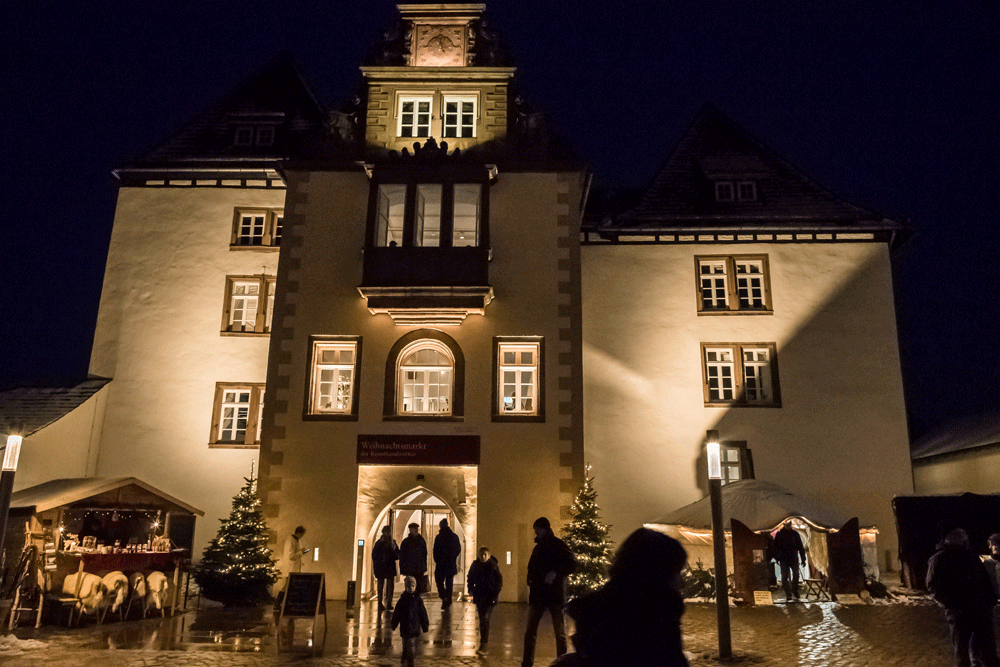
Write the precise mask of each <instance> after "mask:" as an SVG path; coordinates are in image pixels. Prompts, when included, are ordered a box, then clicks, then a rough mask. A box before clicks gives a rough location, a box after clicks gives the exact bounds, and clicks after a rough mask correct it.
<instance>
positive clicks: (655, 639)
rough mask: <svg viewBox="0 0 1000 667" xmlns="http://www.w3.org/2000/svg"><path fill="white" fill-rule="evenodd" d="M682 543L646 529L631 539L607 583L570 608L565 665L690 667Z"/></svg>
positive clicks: (615, 559) (625, 545)
mask: <svg viewBox="0 0 1000 667" xmlns="http://www.w3.org/2000/svg"><path fill="white" fill-rule="evenodd" d="M686 562H687V554H686V553H685V551H684V547H682V546H681V544H680V542H678V541H677V540H675V539H673V538H672V537H668V536H667V535H664V534H663V533H658V532H656V531H654V530H650V529H648V528H640V529H639V530H637V531H635V532H634V533H632V534H631V535H629V536H628V537H627V538H626V539H625V541H624V542H623V543H622V545H621V547H620V548H619V549H618V553H617V554H615V558H614V561H613V562H612V564H611V568H610V569H609V572H608V582H607V584H605V585H604V587H603V588H601V589H600V590H598V591H596V592H594V593H591V594H590V595H587V596H584V597H581V598H576V599H575V600H573V601H571V602H570V603H569V605H568V608H567V612H568V613H569V615H570V616H571V617H572V618H573V621H574V624H575V627H576V634H574V635H573V646H574V648H575V649H576V653H575V654H569V655H566V656H564V658H565V659H564V661H563V663H557V664H560V665H562V664H565V665H567V666H568V665H579V666H583V667H618V666H619V665H629V667H687V666H688V661H687V658H686V657H685V655H684V650H683V647H682V642H681V615H682V614H683V613H684V600H683V598H682V597H681V593H680V590H681V570H682V569H683V568H684V564H685V563H686Z"/></svg>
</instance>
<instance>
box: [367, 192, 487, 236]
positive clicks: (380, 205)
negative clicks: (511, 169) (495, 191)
mask: <svg viewBox="0 0 1000 667" xmlns="http://www.w3.org/2000/svg"><path fill="white" fill-rule="evenodd" d="M372 188H373V196H374V202H373V203H372V205H373V211H372V215H373V218H374V220H373V238H372V242H371V245H373V246H375V247H383V248H386V247H416V248H433V247H455V248H458V247H466V246H470V247H481V246H483V245H484V244H485V242H486V239H485V238H484V237H485V232H484V228H485V218H486V215H485V213H484V212H485V209H486V203H487V202H486V192H487V191H486V188H485V187H484V184H483V183H481V182H475V183H451V182H441V183H427V182H423V183H419V182H409V183H378V184H373V186H372Z"/></svg>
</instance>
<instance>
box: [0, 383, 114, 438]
mask: <svg viewBox="0 0 1000 667" xmlns="http://www.w3.org/2000/svg"><path fill="white" fill-rule="evenodd" d="M109 382H111V380H108V379H105V378H91V379H89V380H85V381H84V382H81V383H80V384H78V385H76V386H75V387H46V388H42V389H36V388H18V389H11V390H9V391H3V392H0V424H2V427H3V428H4V429H6V430H5V431H4V432H5V433H16V434H19V435H23V436H25V437H27V436H29V435H31V434H32V433H36V432H38V431H40V430H42V429H43V428H45V427H46V426H48V425H49V424H52V423H53V422H56V421H58V420H59V419H62V418H63V417H65V416H66V415H68V414H69V413H70V412H72V411H73V410H75V409H76V408H78V407H79V406H81V405H83V403H84V402H85V401H86V400H87V399H89V398H90V397H91V396H93V395H94V394H96V393H97V392H98V391H100V390H101V388H102V387H104V385H106V384H107V383H109Z"/></svg>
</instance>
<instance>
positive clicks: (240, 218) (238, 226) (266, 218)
mask: <svg viewBox="0 0 1000 667" xmlns="http://www.w3.org/2000/svg"><path fill="white" fill-rule="evenodd" d="M284 222H285V214H284V211H282V210H281V209H273V208H270V209H267V208H265V209H254V208H237V209H236V213H235V216H234V222H233V234H232V237H231V239H230V241H229V244H230V246H231V247H233V248H277V247H278V246H279V245H280V244H281V232H282V227H283V226H284Z"/></svg>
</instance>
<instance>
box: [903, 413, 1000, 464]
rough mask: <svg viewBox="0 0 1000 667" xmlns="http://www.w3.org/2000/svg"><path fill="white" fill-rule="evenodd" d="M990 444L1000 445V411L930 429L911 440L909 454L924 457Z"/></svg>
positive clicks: (917, 457)
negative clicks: (921, 435)
mask: <svg viewBox="0 0 1000 667" xmlns="http://www.w3.org/2000/svg"><path fill="white" fill-rule="evenodd" d="M990 446H994V447H995V446H1000V410H994V411H992V412H986V413H983V414H979V415H975V416H973V417H964V418H962V419H959V420H956V421H953V422H950V423H948V424H945V425H944V426H942V427H941V428H939V429H937V430H935V431H931V432H930V433H928V434H927V435H925V436H923V437H921V438H920V439H918V440H917V441H916V442H914V443H913V445H912V446H911V447H910V457H911V458H912V459H914V460H917V459H926V458H930V457H932V456H940V455H942V454H952V453H955V452H963V451H967V450H970V449H979V448H980V447H990Z"/></svg>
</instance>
